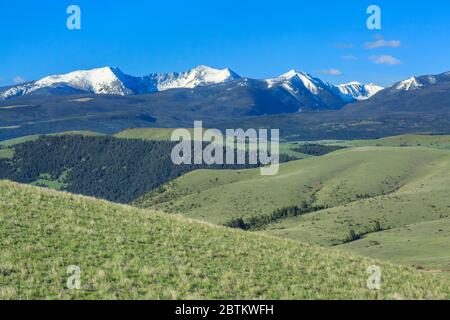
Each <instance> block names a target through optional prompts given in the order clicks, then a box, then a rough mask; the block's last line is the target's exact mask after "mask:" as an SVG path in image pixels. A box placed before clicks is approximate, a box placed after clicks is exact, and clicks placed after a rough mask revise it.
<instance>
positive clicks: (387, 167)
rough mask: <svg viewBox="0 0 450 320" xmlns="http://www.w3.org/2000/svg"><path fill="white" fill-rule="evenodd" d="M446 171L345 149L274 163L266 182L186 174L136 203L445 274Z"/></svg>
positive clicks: (410, 155) (426, 154)
mask: <svg viewBox="0 0 450 320" xmlns="http://www.w3.org/2000/svg"><path fill="white" fill-rule="evenodd" d="M448 172H450V152H449V151H448V150H439V149H433V148H426V147H362V148H351V149H344V150H340V151H336V152H334V153H331V154H328V155H325V156H322V157H318V158H308V159H304V160H300V161H294V162H289V163H286V164H282V165H281V167H280V171H279V174H278V175H277V176H274V177H262V176H260V175H259V174H258V172H256V171H255V170H241V171H237V172H230V171H228V172H224V171H222V172H218V171H213V170H199V171H195V172H191V173H188V174H186V175H184V176H182V177H180V178H178V179H176V180H174V181H172V182H170V183H168V184H167V185H166V186H164V187H163V188H161V189H160V190H158V191H154V192H152V193H150V194H148V195H146V196H144V197H142V198H141V199H139V200H138V201H137V202H136V203H135V204H136V205H138V206H141V207H148V208H157V209H161V210H164V211H167V212H172V213H180V214H183V215H185V216H188V217H191V218H195V219H202V220H205V221H208V222H212V223H216V224H225V225H231V226H234V227H239V228H243V229H246V230H253V231H260V232H263V233H268V234H271V235H275V236H278V237H283V238H289V239H294V240H300V241H302V242H306V243H312V244H319V245H322V246H339V247H340V248H343V249H346V250H352V251H354V252H357V253H361V254H367V255H369V256H372V255H373V256H374V257H377V258H385V259H387V260H391V259H393V258H395V259H393V260H394V261H396V262H402V263H407V264H410V265H416V266H421V267H425V268H427V269H431V270H434V269H436V270H441V271H445V272H449V271H450V261H449V256H448V252H450V245H449V243H450V242H449V241H448V233H449V232H450V230H449V229H447V227H448V226H449V224H448V221H449V219H450V215H449V213H448V208H449V207H450V200H449V199H450V194H449V191H448V188H447V186H448V185H449V183H450V181H449V180H450V175H449V173H448ZM432 227H435V229H434V231H433V233H427V235H424V233H423V232H420V230H423V229H425V230H429V229H430V228H432ZM411 230H412V231H411ZM414 230H415V232H414ZM395 235H398V237H400V238H401V239H400V238H396V237H397V236H395ZM401 235H404V237H403V236H401ZM406 235H408V236H406ZM425 238H426V240H425V241H424V242H423V244H422V246H410V245H409V244H410V243H409V242H408V241H410V242H411V244H412V243H415V242H418V241H419V239H425ZM372 239H375V240H374V241H372ZM402 241H403V243H404V246H401V245H400V244H401V243H402ZM436 243H439V244H440V246H434V244H436ZM371 245H372V246H371ZM433 248H434V249H433ZM427 250H428V251H427ZM424 252H426V254H425V253H424Z"/></svg>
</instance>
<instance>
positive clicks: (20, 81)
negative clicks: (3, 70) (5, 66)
mask: <svg viewBox="0 0 450 320" xmlns="http://www.w3.org/2000/svg"><path fill="white" fill-rule="evenodd" d="M12 80H13V82H14V83H15V84H20V83H24V82H27V80H25V79H24V78H22V77H21V76H17V77H14V78H13V79H12Z"/></svg>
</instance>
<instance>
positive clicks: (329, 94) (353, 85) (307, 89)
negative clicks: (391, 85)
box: [265, 70, 383, 109]
mask: <svg viewBox="0 0 450 320" xmlns="http://www.w3.org/2000/svg"><path fill="white" fill-rule="evenodd" d="M265 81H266V83H267V86H268V88H276V87H281V88H283V89H284V90H286V91H288V92H289V93H290V94H291V95H292V96H294V97H295V98H297V99H299V100H300V99H304V98H305V96H307V95H311V96H312V97H313V98H314V100H315V101H316V103H317V105H318V106H319V104H320V103H322V104H324V105H325V106H326V107H327V108H330V109H336V108H339V107H342V106H343V105H344V104H347V103H351V102H355V101H361V100H366V99H369V98H370V97H372V96H373V95H374V94H376V93H377V92H379V91H380V90H383V88H382V87H380V86H377V85H375V84H367V85H362V84H360V83H359V82H350V83H346V84H341V85H334V84H331V83H328V82H324V81H322V80H321V79H319V78H315V77H313V76H312V75H310V74H308V73H305V72H302V71H297V70H291V71H289V72H287V73H285V74H283V75H281V76H279V77H277V78H273V79H268V80H265ZM322 107H323V106H322Z"/></svg>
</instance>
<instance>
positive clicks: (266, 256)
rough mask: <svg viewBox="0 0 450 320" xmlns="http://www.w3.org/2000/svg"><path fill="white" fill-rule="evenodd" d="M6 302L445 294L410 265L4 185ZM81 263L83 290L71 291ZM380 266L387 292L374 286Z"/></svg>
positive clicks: (0, 266) (1, 266)
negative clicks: (371, 270) (373, 270)
mask: <svg viewBox="0 0 450 320" xmlns="http://www.w3.org/2000/svg"><path fill="white" fill-rule="evenodd" d="M0 217H1V220H2V221H3V223H2V224H0V238H1V243H2V244H3V245H4V247H3V249H2V250H1V251H0V270H1V275H2V278H1V281H2V286H1V288H0V298H2V299H162V298H164V299H183V298H188V299H189V298H190V299H386V298H391V299H402V298H403V299H407V298H409V299H424V298H425V299H427V298H428V299H433V298H434V299H436V298H441V299H444V298H449V296H450V291H449V286H448V285H447V283H445V282H442V281H441V282H440V281H438V280H437V279H435V278H434V277H433V276H431V275H428V274H424V273H419V272H417V271H413V270H412V269H410V268H407V267H400V266H395V265H392V264H389V263H384V262H379V261H373V260H370V259H366V258H361V257H355V256H351V255H348V254H345V253H341V252H335V251H331V250H328V249H322V248H319V247H314V246H309V245H302V244H299V243H296V242H293V241H287V240H282V239H276V238H273V237H267V236H262V235H256V234H251V233H246V232H242V231H237V230H231V229H225V228H221V227H217V226H211V225H208V224H204V223H199V222H194V221H190V220H186V219H184V218H181V217H173V216H168V215H167V214H161V213H156V212H153V211H147V210H140V209H136V208H132V207H129V206H123V205H116V204H111V203H108V202H105V201H99V200H96V199H92V198H86V197H80V196H75V195H70V194H64V193H59V192H56V191H50V190H44V189H39V188H35V187H30V186H23V185H18V184H14V183H10V182H5V181H0ZM71 265H75V266H78V267H79V268H80V271H81V279H80V280H81V282H80V290H69V289H67V287H66V283H67V279H68V277H69V276H70V275H71V274H68V273H67V268H68V266H71ZM372 265H378V266H380V268H381V270H382V290H380V291H371V290H368V289H367V288H366V283H367V278H368V276H369V275H368V274H367V273H366V270H367V268H368V267H370V266H372Z"/></svg>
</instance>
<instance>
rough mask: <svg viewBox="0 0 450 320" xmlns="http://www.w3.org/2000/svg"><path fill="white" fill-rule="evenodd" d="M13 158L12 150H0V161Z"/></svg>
mask: <svg viewBox="0 0 450 320" xmlns="http://www.w3.org/2000/svg"><path fill="white" fill-rule="evenodd" d="M12 157H14V149H0V159H11V158H12Z"/></svg>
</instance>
